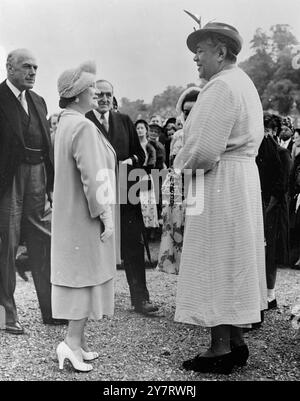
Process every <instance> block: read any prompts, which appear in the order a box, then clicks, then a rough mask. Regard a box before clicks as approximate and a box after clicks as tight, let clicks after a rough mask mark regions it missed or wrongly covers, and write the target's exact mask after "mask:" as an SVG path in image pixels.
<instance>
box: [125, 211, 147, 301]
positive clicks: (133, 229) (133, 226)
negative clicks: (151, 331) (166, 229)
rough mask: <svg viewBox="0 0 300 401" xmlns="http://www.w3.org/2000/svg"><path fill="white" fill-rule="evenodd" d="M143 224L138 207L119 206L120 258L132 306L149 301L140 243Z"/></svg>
mask: <svg viewBox="0 0 300 401" xmlns="http://www.w3.org/2000/svg"><path fill="white" fill-rule="evenodd" d="M143 224H144V223H143V216H142V212H141V206H140V205H131V204H126V205H123V204H122V205H121V256H122V259H123V260H124V268H125V272H126V278H127V282H128V286H129V291H130V297H131V303H132V305H133V306H138V305H140V304H141V302H143V301H149V292H148V289H147V285H146V271H145V256H144V244H143V241H142V231H143V229H144V225H143Z"/></svg>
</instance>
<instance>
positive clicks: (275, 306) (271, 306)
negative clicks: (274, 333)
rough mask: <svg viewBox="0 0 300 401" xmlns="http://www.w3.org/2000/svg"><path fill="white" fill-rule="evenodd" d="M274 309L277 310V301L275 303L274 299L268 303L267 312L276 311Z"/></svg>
mask: <svg viewBox="0 0 300 401" xmlns="http://www.w3.org/2000/svg"><path fill="white" fill-rule="evenodd" d="M276 308H277V301H276V298H275V299H273V300H272V301H270V302H268V310H270V309H276Z"/></svg>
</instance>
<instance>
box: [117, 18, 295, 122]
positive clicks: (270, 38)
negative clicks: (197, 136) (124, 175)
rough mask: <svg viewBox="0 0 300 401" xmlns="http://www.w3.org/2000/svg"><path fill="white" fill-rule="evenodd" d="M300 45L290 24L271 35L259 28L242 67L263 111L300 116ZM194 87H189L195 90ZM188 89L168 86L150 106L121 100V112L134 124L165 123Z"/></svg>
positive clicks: (273, 31) (273, 29)
mask: <svg viewBox="0 0 300 401" xmlns="http://www.w3.org/2000/svg"><path fill="white" fill-rule="evenodd" d="M298 43H299V42H298V40H297V39H296V37H295V36H294V35H293V33H292V32H291V28H290V26H289V25H287V24H277V25H273V26H271V28H270V30H269V31H268V32H265V31H263V30H262V29H261V28H258V29H257V30H256V31H255V34H254V36H253V39H252V40H251V48H252V50H253V54H252V55H251V56H250V57H249V58H248V59H247V60H245V61H243V62H241V63H240V64H239V66H240V67H241V68H242V69H243V70H244V71H245V72H246V73H247V74H248V75H249V76H250V78H251V79H252V80H253V82H254V84H255V86H256V88H257V90H258V93H259V96H260V98H261V101H262V104H263V108H264V110H272V111H273V112H278V113H279V114H281V115H287V114H292V115H295V116H296V115H298V114H299V112H300V69H298V70H296V69H294V68H293V67H292V58H293V57H294V54H292V50H293V47H294V46H295V45H297V44H298ZM194 85H195V84H193V83H191V84H189V85H187V87H189V86H194ZM184 89H186V88H183V87H177V86H168V87H167V88H166V89H165V90H164V92H163V93H161V94H158V95H156V96H154V98H153V100H152V103H151V104H146V103H145V102H144V100H141V99H138V100H135V101H131V100H129V99H127V98H125V97H123V98H122V99H121V102H120V111H121V112H123V113H125V114H128V115H129V116H130V117H131V118H132V120H133V121H136V120H137V119H138V118H144V119H146V120H149V119H150V117H151V116H152V115H153V114H160V115H161V116H162V117H163V118H164V119H167V118H169V117H173V116H176V110H175V107H176V103H177V100H178V98H179V96H180V94H181V93H182V92H183V90H184Z"/></svg>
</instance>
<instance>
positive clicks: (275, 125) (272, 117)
mask: <svg viewBox="0 0 300 401" xmlns="http://www.w3.org/2000/svg"><path fill="white" fill-rule="evenodd" d="M281 126H282V119H281V117H280V116H277V115H276V114H271V113H268V112H265V113H264V127H265V128H270V129H271V130H272V131H274V132H275V133H276V136H278V135H279V133H280V131H281Z"/></svg>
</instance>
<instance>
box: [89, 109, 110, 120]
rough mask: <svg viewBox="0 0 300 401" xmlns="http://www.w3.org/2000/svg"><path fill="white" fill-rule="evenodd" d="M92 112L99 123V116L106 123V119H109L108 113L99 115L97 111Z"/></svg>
mask: <svg viewBox="0 0 300 401" xmlns="http://www.w3.org/2000/svg"><path fill="white" fill-rule="evenodd" d="M93 112H94V114H95V116H96V118H97V119H98V120H99V121H100V119H101V116H103V117H104V119H105V121H107V122H108V119H109V111H107V112H106V113H104V114H101V113H99V111H98V110H93Z"/></svg>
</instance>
